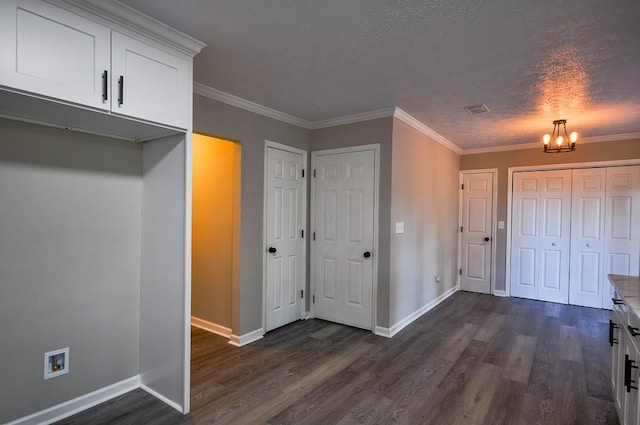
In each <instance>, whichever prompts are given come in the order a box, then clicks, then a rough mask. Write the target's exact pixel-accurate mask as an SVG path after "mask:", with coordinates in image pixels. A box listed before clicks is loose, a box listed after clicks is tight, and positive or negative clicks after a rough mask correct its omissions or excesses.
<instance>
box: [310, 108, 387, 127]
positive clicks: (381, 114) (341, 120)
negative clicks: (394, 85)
mask: <svg viewBox="0 0 640 425" xmlns="http://www.w3.org/2000/svg"><path fill="white" fill-rule="evenodd" d="M395 110H396V108H394V107H391V108H384V109H377V110H375V111H369V112H361V113H359V114H352V115H345V116H342V117H336V118H329V119H328V120H322V121H315V122H313V123H311V129H312V130H317V129H319V128H327V127H335V126H338V125H345V124H353V123H357V122H363V121H370V120H375V119H378V118H387V117H391V116H393V114H394V112H395Z"/></svg>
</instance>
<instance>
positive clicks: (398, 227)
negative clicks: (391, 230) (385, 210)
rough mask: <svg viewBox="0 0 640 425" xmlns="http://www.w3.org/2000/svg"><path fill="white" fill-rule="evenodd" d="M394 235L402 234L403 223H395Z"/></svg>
mask: <svg viewBox="0 0 640 425" xmlns="http://www.w3.org/2000/svg"><path fill="white" fill-rule="evenodd" d="M396 233H404V221H396Z"/></svg>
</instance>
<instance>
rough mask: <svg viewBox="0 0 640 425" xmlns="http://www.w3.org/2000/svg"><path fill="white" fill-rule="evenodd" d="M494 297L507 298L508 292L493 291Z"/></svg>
mask: <svg viewBox="0 0 640 425" xmlns="http://www.w3.org/2000/svg"><path fill="white" fill-rule="evenodd" d="M493 295H495V296H496V297H506V296H507V291H498V290H497V289H496V290H494V291H493Z"/></svg>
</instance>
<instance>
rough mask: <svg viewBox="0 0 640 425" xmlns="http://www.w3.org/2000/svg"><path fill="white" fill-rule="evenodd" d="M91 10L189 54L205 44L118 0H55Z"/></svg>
mask: <svg viewBox="0 0 640 425" xmlns="http://www.w3.org/2000/svg"><path fill="white" fill-rule="evenodd" d="M57 1H58V2H59V3H60V2H64V3H67V4H70V5H73V6H75V7H77V8H79V9H82V10H85V11H88V12H91V13H92V14H94V15H96V16H99V17H100V18H102V19H105V20H107V21H109V22H114V23H116V24H118V25H120V26H122V27H124V28H126V29H128V30H130V31H133V32H136V33H139V34H142V35H144V36H146V37H149V38H150V39H152V40H156V41H159V42H161V43H163V44H168V45H170V46H171V47H173V48H174V49H176V50H179V51H181V52H182V53H185V54H187V55H189V56H192V57H193V56H195V55H197V54H198V53H200V51H201V50H202V49H203V48H204V47H205V46H206V44H205V43H203V42H202V41H200V40H196V39H195V38H193V37H191V36H189V35H187V34H185V33H183V32H180V31H178V30H176V29H174V28H172V27H170V26H169V25H167V24H165V23H163V22H160V21H158V20H157V19H154V18H152V17H150V16H149V15H145V14H144V13H142V12H140V11H138V10H136V9H134V8H132V7H130V6H127V5H126V4H123V3H121V2H120V1H118V0H112V1H104V0H57Z"/></svg>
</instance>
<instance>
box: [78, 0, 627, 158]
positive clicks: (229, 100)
mask: <svg viewBox="0 0 640 425" xmlns="http://www.w3.org/2000/svg"><path fill="white" fill-rule="evenodd" d="M66 1H75V0H66ZM90 1H97V0H90ZM193 92H194V93H195V94H198V95H200V96H204V97H207V98H209V99H213V100H217V101H218V102H222V103H226V104H227V105H231V106H235V107H237V108H240V109H244V110H246V111H249V112H253V113H256V114H259V115H263V116H265V117H269V118H273V119H275V120H278V121H282V122H286V123H288V124H292V125H295V126H298V127H302V128H305V129H307V130H317V129H321V128H327V127H335V126H338V125H345V124H353V123H357V122H362V121H370V120H374V119H378V118H386V117H391V116H392V117H394V118H397V119H399V120H400V121H402V122H403V123H405V124H407V125H408V126H410V127H412V128H413V129H415V130H418V131H419V132H420V133H422V134H424V135H425V136H427V137H429V138H430V139H432V140H434V141H436V142H438V143H440V144H441V145H443V146H444V147H446V148H448V149H450V150H452V151H453V152H455V153H457V154H458V155H473V154H478V153H491V152H503V151H514V150H522V149H536V148H539V147H540V143H522V144H518V145H507V146H490V147H486V148H474V149H461V148H460V147H458V146H457V145H456V144H454V143H453V142H451V141H450V140H449V139H447V138H446V137H444V136H443V135H441V134H440V133H438V132H436V131H435V130H433V129H431V128H429V127H428V126H426V125H425V124H423V123H422V122H420V121H418V120H417V119H415V118H414V117H412V116H411V115H409V114H408V113H406V112H405V111H403V110H402V109H400V108H398V107H397V106H396V107H391V108H383V109H378V110H375V111H369V112H362V113H359V114H352V115H345V116H342V117H336V118H330V119H327V120H322V121H314V122H312V121H307V120H303V119H302V118H298V117H296V116H293V115H289V114H286V113H284V112H280V111H278V110H275V109H272V108H269V107H267V106H263V105H260V104H258V103H255V102H252V101H250V100H246V99H243V98H241V97H238V96H234V95H232V94H229V93H226V92H223V91H222V90H218V89H214V88H213V87H209V86H206V85H204V84H201V83H197V82H194V83H193ZM629 139H640V133H625V134H612V135H608V136H594V137H585V138H581V139H580V140H579V144H583V143H599V142H608V141H614V140H629Z"/></svg>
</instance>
